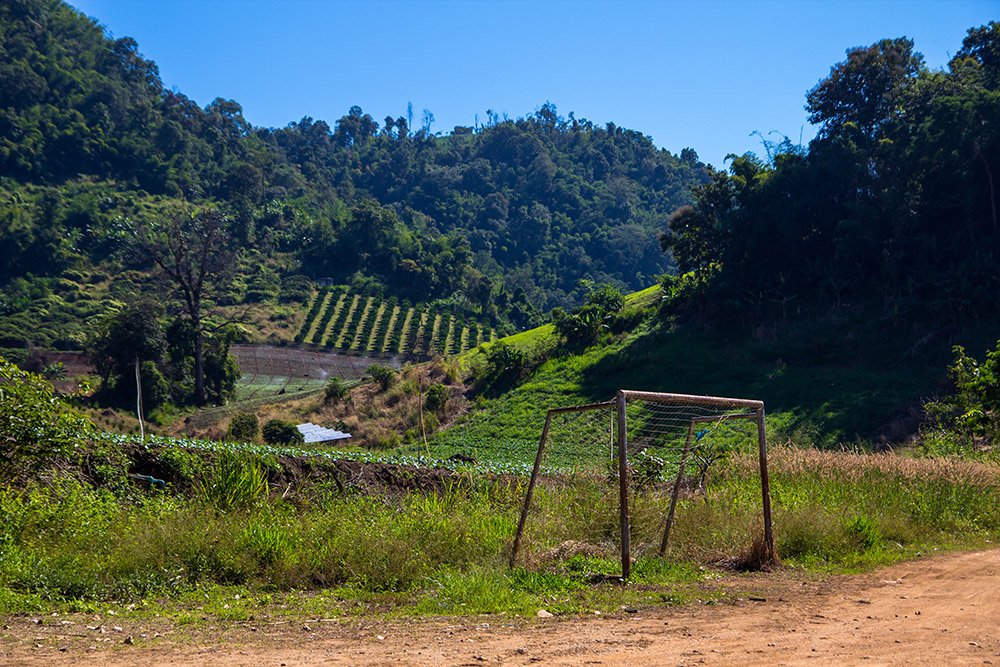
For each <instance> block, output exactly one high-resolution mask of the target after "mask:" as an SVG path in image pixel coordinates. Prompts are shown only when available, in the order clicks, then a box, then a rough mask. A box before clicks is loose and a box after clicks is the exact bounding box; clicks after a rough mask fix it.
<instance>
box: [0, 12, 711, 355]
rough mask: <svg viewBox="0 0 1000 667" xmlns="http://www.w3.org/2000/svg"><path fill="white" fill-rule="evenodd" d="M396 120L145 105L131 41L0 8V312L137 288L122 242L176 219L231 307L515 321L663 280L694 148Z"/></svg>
mask: <svg viewBox="0 0 1000 667" xmlns="http://www.w3.org/2000/svg"><path fill="white" fill-rule="evenodd" d="M414 124H415V123H414V121H413V120H412V117H411V114H406V115H401V116H400V117H398V118H386V119H384V121H382V122H379V121H376V120H375V119H373V118H372V117H371V116H370V115H368V114H365V113H364V112H363V111H362V109H361V108H360V107H352V108H351V109H350V111H349V112H348V113H347V114H346V115H345V116H344V117H342V118H340V119H339V120H336V121H334V122H332V123H327V122H324V121H321V120H313V119H312V118H304V119H302V120H301V121H298V122H294V123H291V124H290V125H288V126H287V127H285V128H280V129H272V128H258V127H254V126H252V125H251V124H250V123H248V122H247V121H246V120H245V119H244V117H243V114H242V109H241V107H240V105H239V104H238V103H237V102H235V101H231V100H223V99H216V100H215V101H213V102H212V103H210V104H208V105H207V106H206V107H204V108H202V107H200V106H199V105H197V104H196V103H194V102H193V101H192V100H190V99H188V98H187V97H185V96H184V95H183V94H182V93H180V92H178V91H176V90H165V89H164V87H163V84H162V82H161V80H160V77H159V74H158V70H157V67H156V64H155V63H153V62H151V61H149V60H147V59H145V58H143V57H142V56H141V54H140V47H139V45H138V44H136V42H135V41H133V40H132V39H130V38H127V37H126V38H121V39H112V38H111V37H110V36H109V35H108V34H107V33H106V32H105V31H104V30H103V29H102V28H101V27H100V26H99V25H98V24H97V23H96V22H95V21H94V20H92V19H89V18H87V17H85V16H83V15H82V14H80V13H79V12H77V11H76V10H74V9H73V8H71V7H69V6H68V5H66V4H65V3H63V2H61V1H60V0H8V1H6V2H4V3H2V4H0V289H2V290H3V299H2V301H3V302H2V303H0V315H5V316H8V317H9V316H15V315H17V314H18V313H19V312H20V311H21V310H23V309H25V308H27V306H28V304H30V303H32V302H37V301H38V299H40V298H46V297H47V295H49V294H50V293H51V292H52V291H53V290H54V289H55V290H58V289H62V288H65V279H66V278H67V277H68V278H71V279H72V280H73V281H74V282H78V283H79V282H81V277H82V278H83V282H86V281H88V280H89V281H92V282H101V281H102V280H104V277H107V276H110V277H112V278H113V277H114V276H116V275H126V276H128V277H129V279H130V280H131V281H132V282H133V283H142V280H143V278H142V276H141V274H143V273H145V272H146V271H147V270H148V269H149V268H150V267H149V266H148V265H145V264H143V263H142V262H141V261H140V260H139V259H137V258H136V256H135V255H134V254H133V253H129V252H125V251H123V243H122V241H123V239H127V237H128V236H129V234H130V233H131V227H132V225H134V224H137V223H141V222H143V221H148V220H153V219H156V218H157V217H169V216H170V215H175V213H172V211H175V210H177V209H178V207H180V205H181V203H186V204H189V205H192V206H194V207H196V208H202V209H204V208H206V207H209V208H211V207H221V210H222V211H223V212H224V213H225V215H226V216H227V219H229V220H230V221H231V225H230V228H229V229H228V230H227V232H228V233H229V234H230V235H231V237H232V243H233V244H234V245H235V247H236V248H238V249H239V257H238V262H239V266H240V268H241V274H242V275H241V276H240V277H239V280H236V281H235V282H233V283H232V285H231V286H230V289H229V291H228V292H227V295H226V299H227V300H228V302H230V303H239V302H241V301H243V300H260V299H268V298H276V297H277V295H278V293H279V291H280V285H281V281H282V280H286V281H287V280H288V279H289V278H290V277H291V276H294V275H296V274H303V275H305V276H309V277H312V278H331V279H332V280H333V281H335V282H341V283H349V284H352V285H353V286H354V287H355V288H359V289H363V290H367V291H371V292H376V293H379V292H380V293H383V294H385V295H396V296H399V297H401V298H407V299H409V300H411V301H431V300H435V299H439V300H447V301H448V302H449V303H450V305H451V306H452V307H453V308H455V309H456V310H458V311H461V312H463V313H465V314H466V315H468V316H469V317H476V318H479V319H481V320H489V321H490V322H491V323H493V324H497V325H503V324H504V323H513V324H515V325H522V326H523V325H527V324H529V323H530V322H532V321H537V320H538V319H539V318H540V317H541V316H542V314H543V313H544V312H546V311H547V310H548V309H549V308H551V307H553V306H557V305H569V304H572V303H574V302H575V301H577V300H578V299H579V297H580V295H581V293H582V292H583V288H582V287H581V286H580V281H581V279H591V280H594V281H597V282H612V283H616V284H618V285H619V286H621V287H629V288H637V287H640V286H644V285H646V284H647V283H649V282H650V281H651V280H652V279H653V278H654V277H655V276H657V275H658V274H660V273H663V272H664V271H666V270H667V269H669V268H670V266H669V264H668V259H667V258H666V256H664V255H663V254H661V253H660V250H659V248H658V243H657V235H658V232H659V231H660V230H662V229H663V227H664V225H665V224H666V218H667V216H668V215H669V213H670V212H671V211H672V210H674V209H675V208H676V207H677V206H679V205H682V204H684V203H687V202H689V201H690V194H689V193H690V189H691V187H692V186H693V185H697V184H700V183H704V182H706V181H707V178H708V172H707V169H706V167H705V165H703V164H701V163H700V162H699V160H698V158H697V155H696V154H695V153H694V152H693V151H690V150H685V151H682V153H681V155H680V156H676V155H673V154H671V153H669V152H668V151H665V150H660V149H657V148H656V147H655V146H654V145H653V144H652V142H651V141H650V139H649V138H648V137H646V136H644V135H642V134H641V133H639V132H635V131H631V130H625V129H623V128H619V127H616V126H615V125H613V124H608V125H607V126H603V127H598V126H596V125H594V124H592V123H590V122H588V121H585V120H582V119H577V118H575V117H574V116H573V114H570V115H569V117H568V118H564V117H561V116H559V115H558V114H557V112H556V109H555V107H554V106H553V105H550V104H545V105H543V106H541V107H540V108H539V110H537V111H536V112H535V113H533V114H531V115H529V116H527V117H524V118H519V119H517V120H508V119H501V118H498V117H496V115H494V114H492V113H490V114H488V121H487V122H486V123H485V124H483V125H477V126H476V127H456V128H454V130H452V131H450V132H448V133H445V134H443V135H442V134H439V133H437V132H435V131H434V130H435V129H436V128H434V127H433V122H432V116H431V115H430V114H428V113H425V114H424V117H423V119H422V121H421V122H420V123H419V124H420V127H414ZM189 208H190V207H189ZM67 272H69V273H67ZM60 276H61V277H62V279H63V282H62V283H59V282H58V281H57V278H59V277H60ZM53 281H56V282H53ZM112 283H113V280H112ZM60 286H61V287H60ZM110 289H111V292H112V294H117V295H118V296H119V297H120V298H124V296H127V292H128V289H123V290H117V291H116V290H115V289H114V285H113V284H112V286H111V288H110ZM64 296H65V295H64ZM53 307H54V306H53ZM23 325H27V326H26V327H25V326H23ZM19 327H20V328H21V329H22V334H23V335H25V336H26V337H28V338H30V329H31V326H30V322H27V321H25V322H21V325H19ZM4 337H5V339H6V342H4V343H3V345H11V344H20V343H23V342H28V343H31V342H34V343H41V344H45V343H51V342H52V341H31V340H28V341H16V340H9V332H6V333H4ZM61 345H71V343H70V342H66V341H63V342H62V343H61Z"/></svg>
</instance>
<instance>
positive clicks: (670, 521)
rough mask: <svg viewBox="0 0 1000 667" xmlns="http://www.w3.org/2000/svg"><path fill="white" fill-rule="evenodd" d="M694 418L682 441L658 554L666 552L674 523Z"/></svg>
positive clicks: (661, 554)
mask: <svg viewBox="0 0 1000 667" xmlns="http://www.w3.org/2000/svg"><path fill="white" fill-rule="evenodd" d="M694 424H695V422H694V420H691V423H690V424H688V435H687V440H685V441H684V453H683V454H681V462H680V464H679V465H680V468H678V470H677V479H675V480H674V490H673V492H672V493H671V494H670V509H669V510H668V511H667V521H666V523H665V525H664V526H663V539H662V540H660V556H661V557H662V556H663V554H665V553H667V542H668V541H670V527H671V526H673V525H674V510H676V509H677V498H678V496H680V494H681V483H682V482H683V481H684V468H685V467H686V466H687V458H688V453H689V452H690V451H691V437H692V435H693V434H694Z"/></svg>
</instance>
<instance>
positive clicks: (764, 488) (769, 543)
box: [757, 406, 777, 563]
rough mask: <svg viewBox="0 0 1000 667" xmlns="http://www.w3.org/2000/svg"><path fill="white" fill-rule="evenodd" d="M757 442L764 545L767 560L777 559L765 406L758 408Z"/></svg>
mask: <svg viewBox="0 0 1000 667" xmlns="http://www.w3.org/2000/svg"><path fill="white" fill-rule="evenodd" d="M757 443H758V445H759V447H760V492H761V497H762V500H763V509H764V547H765V549H766V550H767V561H768V562H769V563H773V562H775V561H776V560H777V552H776V551H775V549H774V533H773V531H772V529H771V483H770V481H769V480H768V476H767V435H766V433H765V431H764V408H763V406H762V407H759V408H757Z"/></svg>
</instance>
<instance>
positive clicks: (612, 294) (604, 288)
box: [587, 283, 625, 314]
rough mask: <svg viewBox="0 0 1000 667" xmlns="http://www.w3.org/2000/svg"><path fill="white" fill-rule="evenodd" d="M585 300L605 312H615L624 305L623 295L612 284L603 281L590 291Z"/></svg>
mask: <svg viewBox="0 0 1000 667" xmlns="http://www.w3.org/2000/svg"><path fill="white" fill-rule="evenodd" d="M587 302H588V303H590V304H592V305H594V306H597V308H598V309H599V310H601V312H603V313H605V314H609V313H617V312H618V311H620V310H621V309H622V308H624V307H625V295H624V294H622V292H621V290H620V289H618V288H617V287H615V286H614V285H609V284H607V283H605V284H604V285H601V286H600V287H595V288H593V289H592V290H591V291H590V294H589V295H588V297H587Z"/></svg>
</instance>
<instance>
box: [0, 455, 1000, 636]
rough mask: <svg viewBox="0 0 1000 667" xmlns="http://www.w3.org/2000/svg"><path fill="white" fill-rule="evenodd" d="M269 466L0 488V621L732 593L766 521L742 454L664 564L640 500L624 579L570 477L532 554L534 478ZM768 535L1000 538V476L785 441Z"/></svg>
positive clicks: (950, 542)
mask: <svg viewBox="0 0 1000 667" xmlns="http://www.w3.org/2000/svg"><path fill="white" fill-rule="evenodd" d="M275 465H277V464H276V462H275V461H274V460H270V461H269V460H264V459H261V460H257V461H254V460H251V458H250V456H249V455H244V457H243V458H233V457H229V458H227V457H216V459H213V460H212V461H206V462H204V463H203V464H202V465H201V466H200V468H201V473H200V474H201V475H202V476H203V480H204V481H203V482H202V483H200V484H195V485H192V489H191V493H190V495H176V494H173V493H170V492H169V490H168V492H163V491H158V490H148V491H137V490H133V491H130V492H128V493H126V494H125V496H124V497H123V496H122V495H121V493H119V494H118V495H115V494H112V493H110V492H108V491H106V490H101V489H95V488H93V487H91V486H89V485H87V484H85V483H82V482H80V481H78V480H76V479H73V478H69V477H60V476H57V477H55V478H53V479H51V480H50V481H49V482H47V483H44V484H36V485H34V486H32V487H31V488H28V489H23V488H6V489H3V490H2V491H0V525H3V526H4V530H3V534H2V536H0V609H2V610H3V611H4V613H8V614H9V613H39V612H48V611H87V612H91V611H96V610H106V609H108V608H114V609H119V610H121V609H125V608H128V610H129V612H130V613H133V614H154V613H159V614H164V615H167V616H169V617H172V618H175V619H177V620H178V621H180V622H190V623H198V622H200V621H201V620H202V619H205V618H211V619H232V620H242V619H247V618H250V617H252V616H254V615H255V614H259V613H260V609H261V608H267V609H268V610H269V612H268V613H277V612H275V610H276V609H283V611H281V612H280V613H287V614H292V615H294V614H311V613H316V614H322V615H323V616H337V615H347V616H354V615H358V614H370V613H379V614H390V615H397V614H402V615H410V614H435V615H438V614H445V615H449V614H475V613H507V614H527V615H530V614H533V613H534V612H535V611H537V609H540V608H544V609H547V610H548V611H550V612H552V613H589V612H591V611H594V610H597V611H601V612H612V611H616V610H618V609H620V607H621V605H633V606H636V605H662V604H678V603H683V602H685V601H687V600H690V599H695V598H698V599H702V600H705V599H713V598H715V597H721V596H723V594H724V593H725V589H724V588H723V587H721V586H717V585H715V584H714V582H715V580H716V579H717V578H718V576H719V575H718V572H719V571H720V570H719V568H722V569H725V565H724V563H725V562H726V561H727V560H731V559H733V558H734V557H736V556H738V555H739V554H740V553H741V552H743V551H744V550H745V549H746V548H747V547H748V546H749V544H750V542H751V540H752V538H753V535H754V533H755V531H756V530H758V526H759V509H758V508H759V504H760V500H759V494H760V488H759V484H757V483H756V482H755V481H754V477H755V475H754V472H753V471H754V460H753V457H752V456H750V455H739V454H738V455H736V456H734V457H733V458H732V459H731V460H730V461H729V462H728V463H727V464H726V466H725V467H724V468H720V470H719V471H718V472H717V474H716V475H714V476H713V478H712V479H711V481H710V484H709V486H708V489H707V491H706V493H704V494H699V495H691V496H689V497H686V498H684V499H683V500H682V501H681V503H680V505H679V508H678V511H677V521H676V524H675V528H674V531H673V533H672V540H671V546H670V549H669V552H668V554H667V558H665V559H660V558H658V557H656V555H655V550H656V546H657V545H658V541H659V533H660V530H661V527H662V517H663V511H664V509H665V507H666V498H667V495H666V494H667V491H666V489H664V488H656V487H649V488H645V489H643V490H642V491H639V492H637V493H636V494H635V496H634V498H633V499H632V507H633V515H632V525H633V547H634V554H635V557H636V561H635V565H634V568H633V574H634V576H633V579H632V580H631V581H630V582H629V584H628V585H626V586H621V585H619V584H617V583H613V582H611V581H609V580H608V577H607V576H604V577H602V576H600V575H615V574H616V573H617V572H618V567H619V563H618V548H617V538H618V529H617V528H618V527H617V512H616V511H615V508H616V496H617V489H616V488H615V487H614V485H613V484H611V483H610V481H609V480H608V479H601V478H594V477H579V478H563V479H561V480H558V481H551V480H550V481H546V482H545V483H543V484H542V485H540V487H539V488H538V495H537V499H538V503H537V506H536V509H535V511H534V512H533V513H532V514H531V517H530V520H529V524H528V529H527V533H526V540H525V552H524V556H525V557H524V560H523V561H522V563H521V565H520V566H519V567H517V568H514V569H509V568H508V567H507V565H506V556H507V554H508V553H509V551H508V549H509V548H510V542H511V539H512V536H513V531H514V527H515V526H516V521H517V516H518V511H519V506H520V502H521V499H522V497H523V491H524V480H523V478H509V479H502V480H496V481H490V480H486V479H482V478H480V477H466V476H456V477H453V479H452V482H451V483H449V484H447V485H446V486H445V487H444V488H443V490H440V491H438V492H416V491H414V492H408V493H403V494H401V495H397V496H395V497H392V498H388V497H381V496H370V495H362V494H360V493H357V492H350V491H347V492H343V491H340V490H338V489H337V488H335V487H333V486H332V485H329V484H328V485H324V486H319V485H317V486H313V487H310V489H308V492H307V493H306V492H303V493H304V495H303V493H300V494H295V495H293V496H291V497H288V498H282V497H281V495H280V494H278V493H276V491H277V490H276V489H273V485H272V489H270V490H269V488H268V485H267V483H266V482H265V481H264V480H263V478H262V474H263V472H264V471H272V472H273V471H274V466H275ZM771 472H772V477H771V482H772V498H773V505H774V510H775V532H776V538H777V541H778V548H779V552H780V554H781V556H782V558H783V562H784V563H785V564H786V565H788V566H792V567H796V568H802V569H805V570H808V571H834V572H844V571H852V570H857V569H864V568H869V567H872V566H875V565H880V564H884V563H889V562H893V561H896V560H899V559H902V558H907V557H912V556H914V555H917V554H920V553H926V552H928V551H930V550H933V549H945V548H957V547H973V546H981V545H983V544H985V543H987V541H990V540H995V539H996V538H997V537H998V536H1000V485H998V484H997V482H998V481H1000V468H997V467H996V466H993V465H989V464H982V463H973V462H968V461H958V460H917V459H906V458H903V457H898V456H884V455H883V456H874V455H857V454H835V453H829V452H820V451H815V450H795V449H785V448H776V449H775V450H774V452H773V455H772V468H771Z"/></svg>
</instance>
